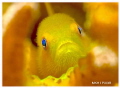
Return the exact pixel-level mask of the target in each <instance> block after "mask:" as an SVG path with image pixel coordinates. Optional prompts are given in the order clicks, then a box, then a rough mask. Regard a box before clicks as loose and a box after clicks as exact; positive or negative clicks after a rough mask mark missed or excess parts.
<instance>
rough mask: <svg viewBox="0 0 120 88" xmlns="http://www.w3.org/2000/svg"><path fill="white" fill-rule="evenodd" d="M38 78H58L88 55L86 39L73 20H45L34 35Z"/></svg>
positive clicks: (57, 17)
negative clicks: (36, 47)
mask: <svg viewBox="0 0 120 88" xmlns="http://www.w3.org/2000/svg"><path fill="white" fill-rule="evenodd" d="M37 44H38V52H37V53H38V56H37V59H36V61H37V67H38V73H39V77H40V78H45V77H47V76H49V75H52V76H54V77H60V76H61V75H62V74H63V73H65V72H66V71H67V69H68V68H70V67H72V66H75V65H76V64H77V63H78V60H79V59H81V58H83V57H85V56H86V55H87V53H88V51H89V45H90V44H89V43H88V37H87V36H86V35H85V33H84V32H83V30H82V28H81V27H80V26H79V25H78V24H77V23H76V22H75V20H74V19H73V18H71V17H70V16H68V15H66V14H62V13H57V14H54V15H52V16H49V17H47V18H45V19H44V20H43V21H42V22H41V23H40V24H39V27H38V31H37Z"/></svg>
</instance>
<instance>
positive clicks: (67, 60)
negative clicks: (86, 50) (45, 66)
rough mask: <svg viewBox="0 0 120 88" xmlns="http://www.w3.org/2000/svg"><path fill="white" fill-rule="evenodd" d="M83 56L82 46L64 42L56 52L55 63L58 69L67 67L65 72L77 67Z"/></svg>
mask: <svg viewBox="0 0 120 88" xmlns="http://www.w3.org/2000/svg"><path fill="white" fill-rule="evenodd" d="M83 56H84V55H83V54H82V51H81V49H80V46H78V45H77V44H76V43H74V42H71V41H69V42H64V43H61V44H60V46H59V47H58V49H57V50H56V55H55V62H56V63H57V65H58V67H64V65H66V66H65V67H64V70H67V69H68V68H69V67H72V66H74V65H76V64H77V62H78V60H79V59H80V58H81V57H83Z"/></svg>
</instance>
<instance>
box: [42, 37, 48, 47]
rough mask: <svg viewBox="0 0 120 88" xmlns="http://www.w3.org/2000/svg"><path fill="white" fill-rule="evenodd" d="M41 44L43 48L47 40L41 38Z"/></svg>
mask: <svg viewBox="0 0 120 88" xmlns="http://www.w3.org/2000/svg"><path fill="white" fill-rule="evenodd" d="M42 46H43V47H44V48H45V47H46V46H47V41H46V39H42Z"/></svg>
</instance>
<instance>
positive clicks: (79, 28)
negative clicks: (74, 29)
mask: <svg viewBox="0 0 120 88" xmlns="http://www.w3.org/2000/svg"><path fill="white" fill-rule="evenodd" d="M78 30H79V32H80V34H81V32H82V28H81V27H79V26H78Z"/></svg>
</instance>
